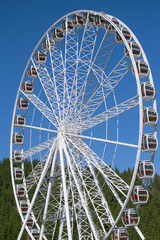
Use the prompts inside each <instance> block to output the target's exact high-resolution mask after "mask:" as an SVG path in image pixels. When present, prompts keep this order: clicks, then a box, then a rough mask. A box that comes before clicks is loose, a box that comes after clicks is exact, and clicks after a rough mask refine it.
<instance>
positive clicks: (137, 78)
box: [10, 10, 156, 237]
mask: <svg viewBox="0 0 160 240" xmlns="http://www.w3.org/2000/svg"><path fill="white" fill-rule="evenodd" d="M79 12H92V13H96V14H99V15H100V16H102V17H105V18H106V19H107V20H108V21H110V23H111V20H110V19H109V18H108V16H109V15H108V14H107V17H106V15H104V14H103V13H99V12H96V11H90V10H78V11H74V12H71V13H68V14H66V15H65V16H63V17H62V18H60V19H59V20H58V21H56V22H55V23H54V24H53V25H52V26H51V27H50V28H49V29H48V30H47V31H46V33H45V34H44V35H43V36H42V38H41V39H40V41H39V42H38V44H37V45H36V47H35V49H34V50H33V52H32V54H31V56H30V58H29V60H28V63H27V65H26V68H25V70H24V73H23V76H22V79H21V82H20V86H19V90H18V93H17V97H16V101H15V107H14V112H13V118H12V127H11V138H10V159H12V156H11V154H12V136H13V128H14V116H15V112H16V104H17V101H18V97H19V93H20V88H21V86H22V83H23V80H24V76H25V74H26V71H27V69H28V66H29V64H30V62H31V59H32V57H33V56H34V54H35V52H36V50H37V48H38V47H39V45H40V44H41V43H42V40H43V39H44V37H45V36H47V34H48V33H49V32H50V31H51V29H53V27H54V26H56V25H57V24H58V23H59V22H61V21H62V20H63V19H65V18H66V17H68V16H70V15H72V14H75V13H79ZM119 21H120V20H119ZM120 22H121V24H122V25H125V24H124V23H122V21H120ZM112 25H113V26H114V28H115V29H116V31H117V32H118V33H119V34H120V35H122V33H121V32H120V30H119V28H118V27H117V26H116V25H115V24H112ZM125 26H126V25H125ZM127 28H128V27H127ZM128 29H129V28H128ZM129 30H130V29H129ZM130 32H131V30H130ZM132 34H133V33H132ZM121 37H122V39H123V41H124V43H125V46H126V47H127V48H128V52H129V54H130V57H131V61H132V60H133V63H132V66H133V67H134V70H135V78H136V81H137V87H138V89H139V90H138V91H139V93H140V80H139V76H138V73H137V69H136V64H135V59H134V57H133V56H132V53H131V51H130V48H129V45H128V42H127V41H126V39H125V38H124V36H123V35H122V36H121ZM132 37H133V38H134V39H136V37H135V35H134V34H133V35H132ZM136 41H137V42H138V40H137V39H136ZM138 43H139V42H138ZM139 45H140V43H139ZM140 46H141V45H140ZM141 49H142V47H141ZM142 50H143V49H142ZM143 54H144V58H145V53H144V51H143ZM145 60H146V61H147V58H146V59H145ZM147 63H148V61H147ZM148 65H149V64H148ZM150 79H151V81H153V79H152V75H151V71H150ZM142 106H143V105H142V96H141V94H139V108H140V121H139V123H140V128H139V129H140V133H139V143H138V152H137V157H136V162H135V167H134V173H133V175H132V181H131V184H130V190H129V191H128V194H127V197H126V200H125V202H124V204H123V207H122V208H121V211H120V213H119V215H118V217H117V218H116V220H115V224H114V225H113V226H112V227H111V228H110V230H109V232H108V235H107V236H109V235H110V233H111V232H112V230H113V229H114V227H115V226H116V224H117V223H118V221H119V219H120V217H121V215H122V213H123V211H124V209H125V207H126V205H127V203H128V200H129V197H130V195H131V191H132V188H133V186H134V182H135V178H136V173H137V169H138V163H139V159H140V153H141V139H142V132H143V121H142V108H143V107H142ZM155 106H156V100H155ZM11 172H12V173H11V175H12V184H13V181H14V176H13V166H12V164H11ZM14 194H15V196H16V193H15V191H14ZM17 204H18V200H17ZM107 236H106V237H107Z"/></svg>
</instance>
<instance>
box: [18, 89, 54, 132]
mask: <svg viewBox="0 0 160 240" xmlns="http://www.w3.org/2000/svg"><path fill="white" fill-rule="evenodd" d="M22 93H23V94H24V95H25V96H26V97H27V98H28V100H29V101H30V102H31V103H33V105H34V106H35V107H36V108H37V109H38V110H39V111H40V112H41V113H42V114H43V115H44V117H46V118H47V119H48V120H49V121H50V122H51V123H52V124H53V125H54V126H55V127H56V128H57V127H58V125H57V121H56V120H55V117H54V115H53V112H52V111H51V110H50V109H49V108H48V107H47V106H46V105H45V104H44V103H43V102H42V101H41V100H40V99H39V98H38V97H37V96H36V95H35V94H29V93H24V92H23V91H22Z"/></svg>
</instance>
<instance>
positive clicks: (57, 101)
mask: <svg viewBox="0 0 160 240" xmlns="http://www.w3.org/2000/svg"><path fill="white" fill-rule="evenodd" d="M47 39H48V43H49V54H50V61H51V67H52V77H53V86H54V91H55V94H56V103H57V107H58V112H59V117H60V119H61V117H62V116H61V115H62V113H61V109H60V98H59V95H58V89H57V84H56V79H55V68H54V61H53V59H52V50H51V46H50V40H49V36H48V34H47ZM55 48H56V46H55ZM55 48H54V49H55Z"/></svg>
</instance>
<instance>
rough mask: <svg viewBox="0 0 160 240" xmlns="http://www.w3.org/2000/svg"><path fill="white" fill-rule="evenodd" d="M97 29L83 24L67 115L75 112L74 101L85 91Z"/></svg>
mask: <svg viewBox="0 0 160 240" xmlns="http://www.w3.org/2000/svg"><path fill="white" fill-rule="evenodd" d="M97 31H98V29H97V28H96V29H95V28H94V27H91V26H88V25H87V24H85V27H84V31H83V36H82V41H81V46H80V50H79V54H78V52H77V54H78V56H77V58H78V59H77V63H76V71H75V76H74V83H75V85H73V87H72V90H71V98H70V99H71V100H72V101H70V104H69V106H68V111H70V113H68V115H69V117H70V116H71V114H72V113H73V114H75V113H74V110H75V107H76V104H75V103H76V101H77V99H78V98H79V97H80V96H81V97H83V94H84V92H85V88H86V84H87V78H88V75H89V73H90V69H91V61H92V57H93V53H94V48H95V43H96V39H97ZM86 63H89V64H86ZM82 88H83V91H82ZM81 93H82V94H81Z"/></svg>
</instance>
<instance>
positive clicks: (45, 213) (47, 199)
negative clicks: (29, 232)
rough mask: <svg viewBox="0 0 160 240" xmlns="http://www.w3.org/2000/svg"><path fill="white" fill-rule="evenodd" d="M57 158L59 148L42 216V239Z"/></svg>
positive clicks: (53, 164) (55, 156) (54, 160)
mask: <svg viewBox="0 0 160 240" xmlns="http://www.w3.org/2000/svg"><path fill="white" fill-rule="evenodd" d="M56 158H57V149H56V150H55V153H54V158H53V162H52V167H51V172H50V179H49V184H48V190H47V196H46V202H45V207H44V212H43V218H42V225H41V230H40V237H39V239H40V240H42V237H43V232H44V227H45V222H46V218H47V212H48V205H49V199H50V194H51V188H52V181H53V175H54V172H55V163H56Z"/></svg>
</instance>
